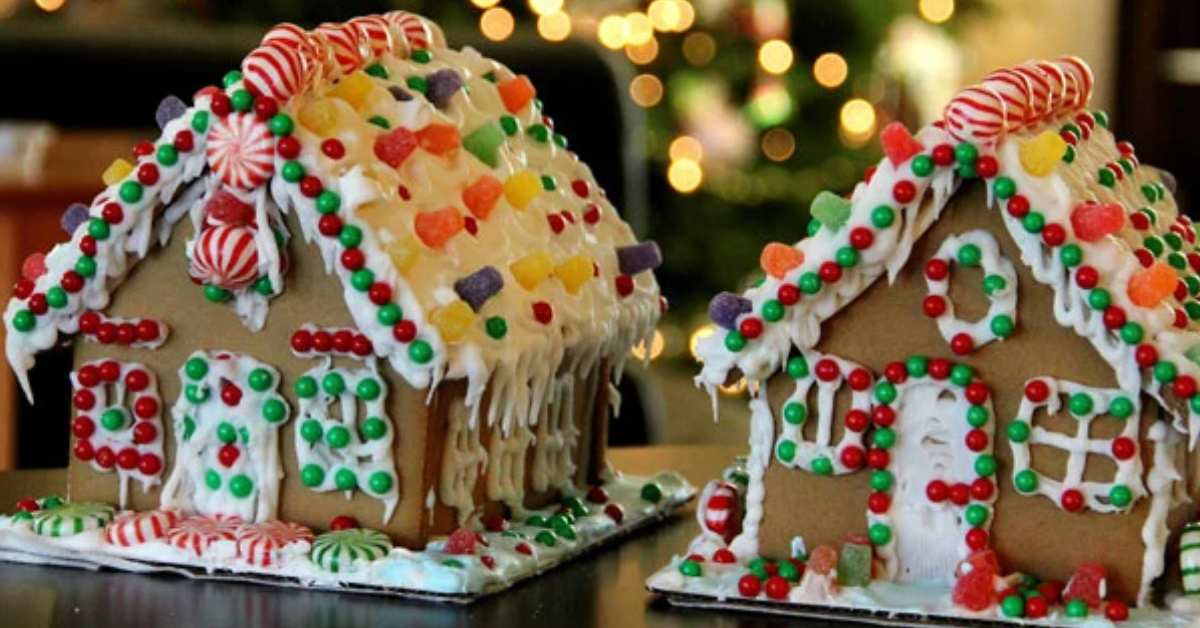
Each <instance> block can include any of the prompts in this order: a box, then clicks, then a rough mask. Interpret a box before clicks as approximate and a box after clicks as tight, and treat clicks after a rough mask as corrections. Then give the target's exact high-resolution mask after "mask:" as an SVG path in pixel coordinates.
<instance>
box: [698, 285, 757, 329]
mask: <svg viewBox="0 0 1200 628" xmlns="http://www.w3.org/2000/svg"><path fill="white" fill-rule="evenodd" d="M753 309H754V305H753V304H752V303H750V299H747V298H745V297H741V296H739V295H736V294H734V293H732V292H721V293H718V294H717V296H715V297H713V298H712V301H709V303H708V317H709V318H711V319H712V321H713V322H714V323H716V324H718V325H720V326H721V327H724V328H725V329H736V328H737V319H738V317H739V316H741V315H742V314H745V313H747V312H749V311H751V310H753Z"/></svg>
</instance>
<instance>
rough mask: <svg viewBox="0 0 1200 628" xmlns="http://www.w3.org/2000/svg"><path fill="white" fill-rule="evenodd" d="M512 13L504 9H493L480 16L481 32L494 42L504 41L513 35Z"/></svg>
mask: <svg viewBox="0 0 1200 628" xmlns="http://www.w3.org/2000/svg"><path fill="white" fill-rule="evenodd" d="M514 25H515V22H514V21H513V15H512V13H509V12H508V9H505V8H503V7H492V8H490V9H488V10H487V11H484V12H483V15H480V16H479V31H480V32H481V33H483V36H484V37H487V38H488V39H490V40H492V41H504V40H505V39H508V38H509V37H510V36H511V35H512V34H513V26H514Z"/></svg>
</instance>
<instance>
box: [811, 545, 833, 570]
mask: <svg viewBox="0 0 1200 628" xmlns="http://www.w3.org/2000/svg"><path fill="white" fill-rule="evenodd" d="M837 562H838V552H837V550H836V549H834V548H833V546H831V545H818V546H816V547H815V548H813V551H812V553H811V554H809V555H808V562H807V563H805V564H806V565H807V566H808V569H809V570H810V571H812V572H813V573H816V574H821V575H826V574H829V573H831V572H832V571H833V569H834V568H835V567H837Z"/></svg>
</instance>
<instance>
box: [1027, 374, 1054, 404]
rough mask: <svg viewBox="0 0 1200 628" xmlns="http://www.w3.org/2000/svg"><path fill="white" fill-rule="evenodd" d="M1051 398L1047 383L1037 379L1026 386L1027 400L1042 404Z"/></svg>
mask: <svg viewBox="0 0 1200 628" xmlns="http://www.w3.org/2000/svg"><path fill="white" fill-rule="evenodd" d="M1049 396H1050V387H1049V386H1047V385H1046V382H1044V381H1042V380H1040V379H1035V380H1031V381H1030V382H1028V383H1026V384H1025V398H1026V399H1028V400H1030V401H1032V402H1034V403H1041V402H1043V401H1045V400H1046V398H1047V397H1049Z"/></svg>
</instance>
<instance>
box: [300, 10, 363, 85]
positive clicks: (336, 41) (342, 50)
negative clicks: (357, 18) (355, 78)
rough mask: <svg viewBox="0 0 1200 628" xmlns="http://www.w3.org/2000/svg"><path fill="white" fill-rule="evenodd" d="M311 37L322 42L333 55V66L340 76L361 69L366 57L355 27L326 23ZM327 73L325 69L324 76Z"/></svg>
mask: <svg viewBox="0 0 1200 628" xmlns="http://www.w3.org/2000/svg"><path fill="white" fill-rule="evenodd" d="M313 35H315V36H316V37H317V38H319V39H320V40H321V41H323V42H324V43H325V45H326V46H327V47H328V48H329V50H330V52H332V53H333V61H334V64H335V66H336V69H337V70H338V71H339V72H340V73H341V74H350V73H351V72H353V71H355V70H357V69H358V68H360V67H362V64H363V61H364V60H365V59H366V55H365V53H364V51H363V47H362V41H361V38H360V35H359V33H358V29H356V28H355V27H353V26H351V25H350V24H346V23H342V24H335V23H333V22H326V23H325V24H322V25H320V26H318V27H317V29H316V30H315V31H313ZM328 73H329V72H328V69H327V72H326V74H328Z"/></svg>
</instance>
